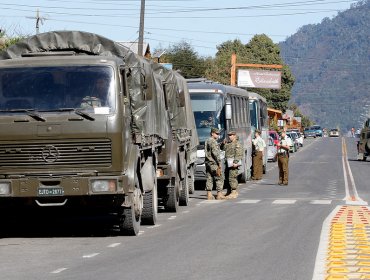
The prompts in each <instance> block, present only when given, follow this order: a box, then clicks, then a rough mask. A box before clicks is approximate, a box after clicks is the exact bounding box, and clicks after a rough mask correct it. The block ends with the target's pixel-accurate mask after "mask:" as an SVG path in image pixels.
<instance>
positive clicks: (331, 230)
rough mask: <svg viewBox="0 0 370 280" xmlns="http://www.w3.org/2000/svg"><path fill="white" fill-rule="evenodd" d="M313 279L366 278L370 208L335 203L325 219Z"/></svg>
mask: <svg viewBox="0 0 370 280" xmlns="http://www.w3.org/2000/svg"><path fill="white" fill-rule="evenodd" d="M313 279H314V280H317V279H327V280H329V279H370V209H369V207H367V206H354V205H343V206H338V207H337V208H336V209H335V210H334V211H333V212H332V213H331V214H330V215H329V217H328V218H327V220H325V222H324V225H323V230H322V233H321V240H320V246H319V250H318V253H317V257H316V266H315V271H314V275H313Z"/></svg>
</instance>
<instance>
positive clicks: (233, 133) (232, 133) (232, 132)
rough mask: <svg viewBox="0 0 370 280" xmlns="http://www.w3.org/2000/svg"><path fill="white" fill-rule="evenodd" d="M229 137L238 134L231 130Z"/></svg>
mask: <svg viewBox="0 0 370 280" xmlns="http://www.w3.org/2000/svg"><path fill="white" fill-rule="evenodd" d="M227 135H236V132H235V131H234V130H230V131H229V132H228V133H227Z"/></svg>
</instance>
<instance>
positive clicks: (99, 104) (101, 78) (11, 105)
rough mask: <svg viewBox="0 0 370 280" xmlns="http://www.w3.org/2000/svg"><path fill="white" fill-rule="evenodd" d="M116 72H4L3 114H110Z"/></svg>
mask: <svg viewBox="0 0 370 280" xmlns="http://www.w3.org/2000/svg"><path fill="white" fill-rule="evenodd" d="M114 100H115V99H114V82H113V69H112V68H111V67H109V66H53V67H14V68H3V69H1V72H0V111H1V112H2V113H7V112H8V113H10V112H11V113H14V112H15V111H16V110H18V112H21V110H20V109H24V110H36V111H38V112H42V111H54V110H55V111H59V112H63V110H60V109H61V108H74V109H78V110H86V111H88V112H91V113H95V114H109V113H111V112H112V111H113V110H114V108H115V102H114Z"/></svg>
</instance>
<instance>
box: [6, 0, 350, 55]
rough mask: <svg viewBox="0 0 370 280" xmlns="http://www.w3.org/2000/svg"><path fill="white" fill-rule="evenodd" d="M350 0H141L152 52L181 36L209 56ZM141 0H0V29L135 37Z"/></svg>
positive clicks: (276, 34)
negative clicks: (228, 44) (225, 46)
mask: <svg viewBox="0 0 370 280" xmlns="http://www.w3.org/2000/svg"><path fill="white" fill-rule="evenodd" d="M356 2H357V1H349V0H306V1H303V0H244V1H242V0H228V1H227V0H145V22H144V41H145V42H147V43H149V45H150V48H151V51H152V52H153V51H154V50H155V49H159V48H168V47H169V46H171V45H175V44H178V43H179V42H181V41H186V42H188V43H190V44H191V46H192V47H193V48H194V50H195V51H196V52H197V53H198V55H199V56H204V57H206V56H212V57H214V56H215V54H216V52H217V45H220V44H221V43H223V42H225V41H227V40H234V39H240V40H241V41H242V42H243V43H245V44H246V43H248V42H249V41H250V39H251V38H252V37H253V36H254V35H256V34H266V35H267V36H269V37H270V38H271V39H272V40H273V41H274V42H275V43H279V42H281V41H284V40H285V39H286V38H287V37H289V36H291V35H293V34H294V33H296V32H297V31H298V29H299V28H300V27H302V26H304V25H307V24H318V23H320V22H321V21H322V19H324V18H325V17H328V18H333V17H334V16H336V15H337V14H338V12H341V11H344V10H346V9H349V8H350V6H351V4H354V3H356ZM140 5H141V0H17V1H14V0H0V9H1V10H0V28H1V30H5V32H6V34H7V35H8V37H13V36H18V35H23V36H24V35H26V36H27V35H33V34H35V33H36V17H37V16H36V15H37V10H38V11H39V18H40V19H41V20H40V23H39V32H40V33H42V32H48V31H55V30H79V31H87V32H92V33H96V34H99V35H102V36H104V37H107V38H109V39H112V40H114V41H129V42H131V41H137V40H138V37H139V33H138V30H139V22H140Z"/></svg>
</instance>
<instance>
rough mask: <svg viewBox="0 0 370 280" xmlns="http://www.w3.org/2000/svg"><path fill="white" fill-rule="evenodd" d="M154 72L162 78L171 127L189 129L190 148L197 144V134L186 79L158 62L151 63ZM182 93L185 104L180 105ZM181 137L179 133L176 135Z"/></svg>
mask: <svg viewBox="0 0 370 280" xmlns="http://www.w3.org/2000/svg"><path fill="white" fill-rule="evenodd" d="M153 70H154V73H155V74H156V75H158V76H160V77H162V78H163V79H164V81H163V82H164V84H165V88H166V96H167V100H168V110H169V117H170V122H171V127H172V128H173V129H176V130H177V129H179V130H180V131H181V130H188V131H189V130H190V131H191V149H192V150H193V149H195V150H196V147H197V146H198V144H199V142H198V134H197V130H196V126H195V120H194V113H193V110H192V108H191V100H190V95H189V91H188V88H187V83H186V80H185V79H184V78H183V77H182V76H181V75H180V74H179V73H177V72H175V71H172V70H168V69H166V68H165V67H163V66H162V65H160V64H157V63H155V64H153ZM180 92H183V93H184V99H185V100H184V101H185V106H183V107H182V106H180V100H179V93H180ZM178 137H181V135H178Z"/></svg>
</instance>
